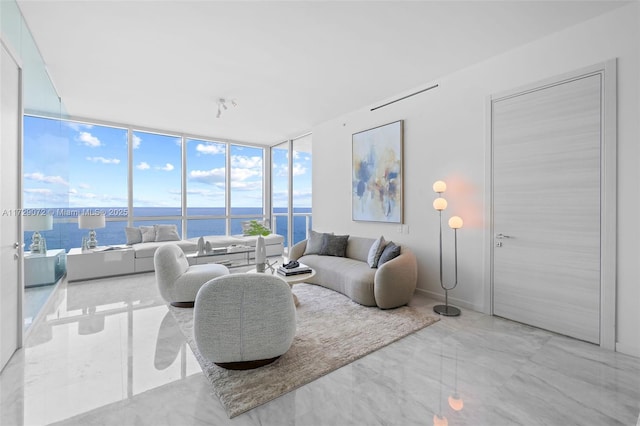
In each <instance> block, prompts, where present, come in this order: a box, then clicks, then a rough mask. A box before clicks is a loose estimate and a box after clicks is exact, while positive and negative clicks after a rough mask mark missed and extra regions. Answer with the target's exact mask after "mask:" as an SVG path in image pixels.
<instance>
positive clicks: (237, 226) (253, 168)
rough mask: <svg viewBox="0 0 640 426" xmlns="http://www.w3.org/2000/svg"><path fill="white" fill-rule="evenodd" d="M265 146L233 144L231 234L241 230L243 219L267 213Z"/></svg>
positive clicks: (259, 218)
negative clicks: (264, 165) (265, 200)
mask: <svg viewBox="0 0 640 426" xmlns="http://www.w3.org/2000/svg"><path fill="white" fill-rule="evenodd" d="M263 157H264V149H262V148H254V147H247V146H240V145H231V158H230V163H231V167H230V170H231V174H230V180H231V182H230V185H229V188H230V191H231V193H230V205H231V216H233V218H232V219H231V234H242V222H244V221H248V220H258V221H262V220H263V216H264V209H263V208H264V184H263V182H264V179H263V177H264V170H263V169H264V168H263V163H264V159H263Z"/></svg>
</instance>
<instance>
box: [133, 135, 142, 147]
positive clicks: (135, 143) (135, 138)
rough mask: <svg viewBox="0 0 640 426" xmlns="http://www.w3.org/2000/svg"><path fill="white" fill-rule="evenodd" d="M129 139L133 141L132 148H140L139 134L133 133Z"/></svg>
mask: <svg viewBox="0 0 640 426" xmlns="http://www.w3.org/2000/svg"><path fill="white" fill-rule="evenodd" d="M131 141H132V142H133V149H138V148H140V143H141V142H142V139H141V138H140V136H138V135H133V136H132V137H131Z"/></svg>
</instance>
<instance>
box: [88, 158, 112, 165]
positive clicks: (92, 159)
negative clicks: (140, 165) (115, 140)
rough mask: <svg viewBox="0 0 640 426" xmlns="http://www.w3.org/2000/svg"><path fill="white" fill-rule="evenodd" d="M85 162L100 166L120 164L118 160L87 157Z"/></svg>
mask: <svg viewBox="0 0 640 426" xmlns="http://www.w3.org/2000/svg"><path fill="white" fill-rule="evenodd" d="M86 159H87V161H92V162H94V163H102V164H120V159H119V158H104V157H87V158H86Z"/></svg>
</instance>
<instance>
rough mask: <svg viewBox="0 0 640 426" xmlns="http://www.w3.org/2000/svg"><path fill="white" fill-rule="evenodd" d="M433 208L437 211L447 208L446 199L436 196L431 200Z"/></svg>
mask: <svg viewBox="0 0 640 426" xmlns="http://www.w3.org/2000/svg"><path fill="white" fill-rule="evenodd" d="M433 208H434V209H436V210H438V211H442V210H444V209H446V208H447V200H445V199H444V198H442V197H440V198H436V199H435V200H433Z"/></svg>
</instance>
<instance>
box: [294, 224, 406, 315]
mask: <svg viewBox="0 0 640 426" xmlns="http://www.w3.org/2000/svg"><path fill="white" fill-rule="evenodd" d="M312 232H313V231H312ZM308 241H309V240H304V241H300V242H299V243H297V244H296V245H294V246H293V247H292V248H291V251H290V252H289V258H290V259H291V260H299V261H300V262H301V263H304V264H305V265H307V266H310V267H312V268H313V269H314V270H315V271H316V274H315V275H314V276H313V277H312V278H310V279H309V280H308V281H307V282H308V283H310V284H316V285H320V286H323V287H327V288H330V289H331V290H335V291H337V292H340V293H342V294H344V295H346V296H348V297H349V298H350V299H351V300H353V301H354V302H357V303H360V304H361V305H364V306H378V307H379V308H381V309H391V308H397V307H399V306H403V305H406V304H407V303H409V301H410V300H411V298H412V297H413V293H414V292H415V290H416V284H417V280H418V262H417V259H416V256H415V255H414V254H413V252H411V250H409V249H408V248H406V247H405V246H402V248H401V250H402V251H401V253H400V255H399V256H397V257H395V258H393V259H391V260H389V261H387V262H386V263H384V264H383V265H380V266H378V267H377V268H371V267H370V266H369V264H368V263H367V258H368V256H369V250H370V248H371V246H372V245H373V243H374V242H375V241H376V240H375V239H374V238H364V237H355V236H349V239H348V242H347V246H346V253H345V254H346V255H345V256H344V257H336V256H324V255H319V254H305V252H306V248H307V242H308Z"/></svg>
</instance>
